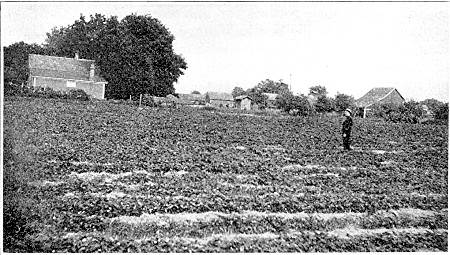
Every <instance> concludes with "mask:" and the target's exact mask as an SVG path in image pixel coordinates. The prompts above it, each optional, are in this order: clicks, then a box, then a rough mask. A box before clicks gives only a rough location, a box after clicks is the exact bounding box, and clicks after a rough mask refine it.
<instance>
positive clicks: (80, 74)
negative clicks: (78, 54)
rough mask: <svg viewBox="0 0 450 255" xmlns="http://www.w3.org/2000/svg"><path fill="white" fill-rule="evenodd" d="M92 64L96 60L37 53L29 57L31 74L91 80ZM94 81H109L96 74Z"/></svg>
mask: <svg viewBox="0 0 450 255" xmlns="http://www.w3.org/2000/svg"><path fill="white" fill-rule="evenodd" d="M91 64H95V60H89V59H74V58H63V57H53V56H44V55H36V54H30V55H29V57H28V67H29V68H30V75H31V76H43V77H51V78H61V79H70V80H82V81H89V73H90V68H91ZM94 82H105V83H107V82H106V80H105V79H103V78H102V77H100V76H98V75H94Z"/></svg>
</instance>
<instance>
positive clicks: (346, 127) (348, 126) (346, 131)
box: [342, 108, 353, 150]
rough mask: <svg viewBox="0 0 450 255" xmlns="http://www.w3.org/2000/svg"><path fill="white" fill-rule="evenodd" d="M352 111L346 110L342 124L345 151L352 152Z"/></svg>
mask: <svg viewBox="0 0 450 255" xmlns="http://www.w3.org/2000/svg"><path fill="white" fill-rule="evenodd" d="M351 115H352V110H350V109H349V108H347V109H345V112H344V116H345V120H344V123H342V139H343V140H344V141H343V142H344V150H351V148H350V133H351V132H352V126H353V120H352V117H351Z"/></svg>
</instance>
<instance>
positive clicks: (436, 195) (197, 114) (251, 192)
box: [3, 97, 448, 252]
mask: <svg viewBox="0 0 450 255" xmlns="http://www.w3.org/2000/svg"><path fill="white" fill-rule="evenodd" d="M341 122H342V119H340V118H325V117H322V118H321V117H310V118H300V117H289V116H281V115H280V116H252V115H250V114H236V113H235V112H234V113H227V112H226V111H221V112H218V111H209V110H202V109H191V108H180V109H171V108H143V109H138V108H137V107H134V106H131V105H120V104H112V103H108V102H89V101H86V102H85V101H71V100H62V99H36V98H19V97H17V98H14V97H10V98H6V99H5V102H4V130H5V133H4V134H5V144H4V145H5V157H4V173H5V175H4V217H3V218H4V228H3V231H4V239H3V244H4V250H5V251H7V252H14V251H16V252H375V251H389V252H398V251H405V252H406V251H442V252H443V251H448V244H447V239H448V211H447V210H448V126H445V125H435V124H430V125H419V124H415V125H413V124H393V123H386V122H382V121H377V120H363V119H358V118H356V119H354V126H353V144H352V145H353V146H354V147H355V148H354V150H353V151H350V152H345V151H342V148H341V137H340V129H341Z"/></svg>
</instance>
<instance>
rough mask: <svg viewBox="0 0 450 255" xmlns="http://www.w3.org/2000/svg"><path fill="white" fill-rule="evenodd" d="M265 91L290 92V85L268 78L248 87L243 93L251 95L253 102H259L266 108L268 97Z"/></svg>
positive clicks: (275, 92)
mask: <svg viewBox="0 0 450 255" xmlns="http://www.w3.org/2000/svg"><path fill="white" fill-rule="evenodd" d="M235 89H236V88H235ZM263 93H274V94H285V93H289V85H287V84H286V83H284V82H283V81H281V80H280V81H272V80H270V79H266V80H264V81H261V82H259V83H258V84H257V85H256V86H254V87H253V88H249V89H247V91H245V93H243V94H247V95H249V96H250V97H251V98H252V103H253V104H257V105H259V106H260V107H261V108H266V107H267V99H268V97H267V96H266V95H264V94H263Z"/></svg>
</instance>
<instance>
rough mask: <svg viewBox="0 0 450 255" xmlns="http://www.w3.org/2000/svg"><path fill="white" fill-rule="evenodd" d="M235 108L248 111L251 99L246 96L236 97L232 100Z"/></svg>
mask: <svg viewBox="0 0 450 255" xmlns="http://www.w3.org/2000/svg"><path fill="white" fill-rule="evenodd" d="M234 102H235V106H236V108H238V109H241V110H250V109H251V104H252V98H251V97H249V96H247V95H242V96H237V97H235V98H234Z"/></svg>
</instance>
